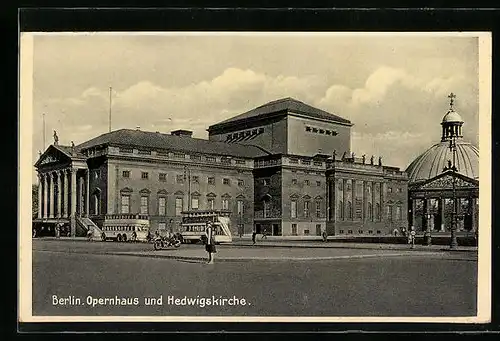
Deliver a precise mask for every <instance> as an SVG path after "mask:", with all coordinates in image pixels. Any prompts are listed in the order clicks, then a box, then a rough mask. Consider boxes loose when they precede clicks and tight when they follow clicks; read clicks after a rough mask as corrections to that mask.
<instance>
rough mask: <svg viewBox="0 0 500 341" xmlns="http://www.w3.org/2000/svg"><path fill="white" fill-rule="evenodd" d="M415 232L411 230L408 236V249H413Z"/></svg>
mask: <svg viewBox="0 0 500 341" xmlns="http://www.w3.org/2000/svg"><path fill="white" fill-rule="evenodd" d="M415 235H416V233H415V230H413V229H412V230H411V232H410V234H409V235H408V244H410V247H411V248H412V249H413V248H415Z"/></svg>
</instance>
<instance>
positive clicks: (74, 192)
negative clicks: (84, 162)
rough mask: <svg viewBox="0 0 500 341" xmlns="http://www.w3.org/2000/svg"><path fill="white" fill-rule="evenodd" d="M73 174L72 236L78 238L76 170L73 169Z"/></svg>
mask: <svg viewBox="0 0 500 341" xmlns="http://www.w3.org/2000/svg"><path fill="white" fill-rule="evenodd" d="M70 172H71V211H70V216H71V236H72V237H75V236H76V169H75V168H72V169H71V170H70Z"/></svg>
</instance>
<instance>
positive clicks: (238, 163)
mask: <svg viewBox="0 0 500 341" xmlns="http://www.w3.org/2000/svg"><path fill="white" fill-rule="evenodd" d="M236 164H237V165H244V164H245V160H236Z"/></svg>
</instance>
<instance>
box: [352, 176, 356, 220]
mask: <svg viewBox="0 0 500 341" xmlns="http://www.w3.org/2000/svg"><path fill="white" fill-rule="evenodd" d="M351 186H352V187H351V220H352V221H354V220H356V180H354V179H352V180H351Z"/></svg>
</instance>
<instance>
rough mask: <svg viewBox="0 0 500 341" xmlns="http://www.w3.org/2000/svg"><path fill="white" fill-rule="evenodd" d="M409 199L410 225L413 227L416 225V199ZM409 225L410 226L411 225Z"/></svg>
mask: <svg viewBox="0 0 500 341" xmlns="http://www.w3.org/2000/svg"><path fill="white" fill-rule="evenodd" d="M410 200H411V226H413V227H415V225H416V223H417V222H416V219H417V216H416V214H415V213H416V212H415V211H416V210H417V200H418V199H410ZM411 226H410V227H411Z"/></svg>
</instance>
